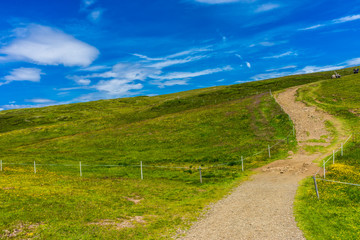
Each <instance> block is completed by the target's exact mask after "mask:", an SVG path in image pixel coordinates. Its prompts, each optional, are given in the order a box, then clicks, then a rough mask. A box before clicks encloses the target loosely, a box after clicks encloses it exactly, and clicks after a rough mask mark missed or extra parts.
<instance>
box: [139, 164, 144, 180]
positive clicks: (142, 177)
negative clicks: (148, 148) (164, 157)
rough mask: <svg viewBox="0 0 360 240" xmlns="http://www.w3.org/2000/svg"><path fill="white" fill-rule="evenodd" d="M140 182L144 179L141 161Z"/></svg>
mask: <svg viewBox="0 0 360 240" xmlns="http://www.w3.org/2000/svg"><path fill="white" fill-rule="evenodd" d="M140 172H141V180H143V179H144V175H143V166H142V161H140Z"/></svg>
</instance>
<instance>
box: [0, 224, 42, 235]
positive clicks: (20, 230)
mask: <svg viewBox="0 0 360 240" xmlns="http://www.w3.org/2000/svg"><path fill="white" fill-rule="evenodd" d="M42 224H43V223H19V224H18V225H16V226H15V227H14V228H13V229H12V230H7V229H6V230H3V234H2V235H0V238H1V239H4V238H10V239H11V238H17V237H22V238H21V239H29V238H33V237H35V234H34V233H35V231H36V230H37V229H38V227H39V226H40V225H42Z"/></svg>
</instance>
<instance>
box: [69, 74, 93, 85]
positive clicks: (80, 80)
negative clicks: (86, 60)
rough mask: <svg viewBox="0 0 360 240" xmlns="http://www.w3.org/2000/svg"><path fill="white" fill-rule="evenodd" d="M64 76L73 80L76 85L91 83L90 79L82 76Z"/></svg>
mask: <svg viewBox="0 0 360 240" xmlns="http://www.w3.org/2000/svg"><path fill="white" fill-rule="evenodd" d="M66 78H68V79H71V80H73V81H74V82H75V83H76V84H78V85H84V86H87V85H89V84H90V83H91V80H90V79H87V78H83V77H81V76H66Z"/></svg>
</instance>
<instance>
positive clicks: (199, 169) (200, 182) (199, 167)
mask: <svg viewBox="0 0 360 240" xmlns="http://www.w3.org/2000/svg"><path fill="white" fill-rule="evenodd" d="M199 173H200V183H202V175H201V167H199Z"/></svg>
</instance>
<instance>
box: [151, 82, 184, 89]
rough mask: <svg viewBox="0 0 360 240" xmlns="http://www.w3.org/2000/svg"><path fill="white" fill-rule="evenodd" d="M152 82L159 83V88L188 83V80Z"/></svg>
mask: <svg viewBox="0 0 360 240" xmlns="http://www.w3.org/2000/svg"><path fill="white" fill-rule="evenodd" d="M151 84H153V85H157V86H158V87H159V88H164V87H169V86H175V85H188V81H187V80H170V81H165V82H161V81H152V82H151Z"/></svg>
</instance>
